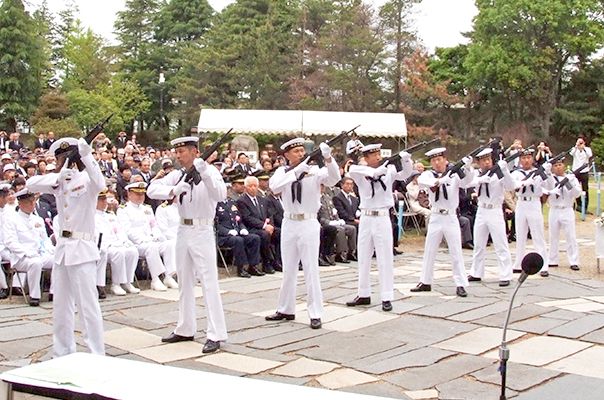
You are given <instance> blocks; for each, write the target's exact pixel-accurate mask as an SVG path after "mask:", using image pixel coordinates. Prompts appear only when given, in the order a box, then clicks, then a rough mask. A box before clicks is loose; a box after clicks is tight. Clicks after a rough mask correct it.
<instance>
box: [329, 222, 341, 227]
mask: <svg viewBox="0 0 604 400" xmlns="http://www.w3.org/2000/svg"><path fill="white" fill-rule="evenodd" d="M338 225H340V222H339V221H329V226H338Z"/></svg>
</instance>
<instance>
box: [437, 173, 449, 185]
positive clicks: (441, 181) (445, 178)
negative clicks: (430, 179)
mask: <svg viewBox="0 0 604 400" xmlns="http://www.w3.org/2000/svg"><path fill="white" fill-rule="evenodd" d="M437 180H438V184H439V185H446V184H447V183H451V175H449V174H446V175H443V176H441V177H440V178H438V179H437Z"/></svg>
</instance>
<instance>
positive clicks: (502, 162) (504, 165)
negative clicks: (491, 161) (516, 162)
mask: <svg viewBox="0 0 604 400" xmlns="http://www.w3.org/2000/svg"><path fill="white" fill-rule="evenodd" d="M497 166H499V169H500V170H501V172H506V171H509V170H510V169H509V167H508V163H507V161H505V160H499V161H497Z"/></svg>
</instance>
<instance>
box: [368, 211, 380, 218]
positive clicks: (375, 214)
mask: <svg viewBox="0 0 604 400" xmlns="http://www.w3.org/2000/svg"><path fill="white" fill-rule="evenodd" d="M369 215H371V216H372V217H379V215H380V212H379V211H376V210H371V211H369Z"/></svg>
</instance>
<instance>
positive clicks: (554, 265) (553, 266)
mask: <svg viewBox="0 0 604 400" xmlns="http://www.w3.org/2000/svg"><path fill="white" fill-rule="evenodd" d="M557 266H558V264H550V265H549V267H550V268H556V267H557Z"/></svg>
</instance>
